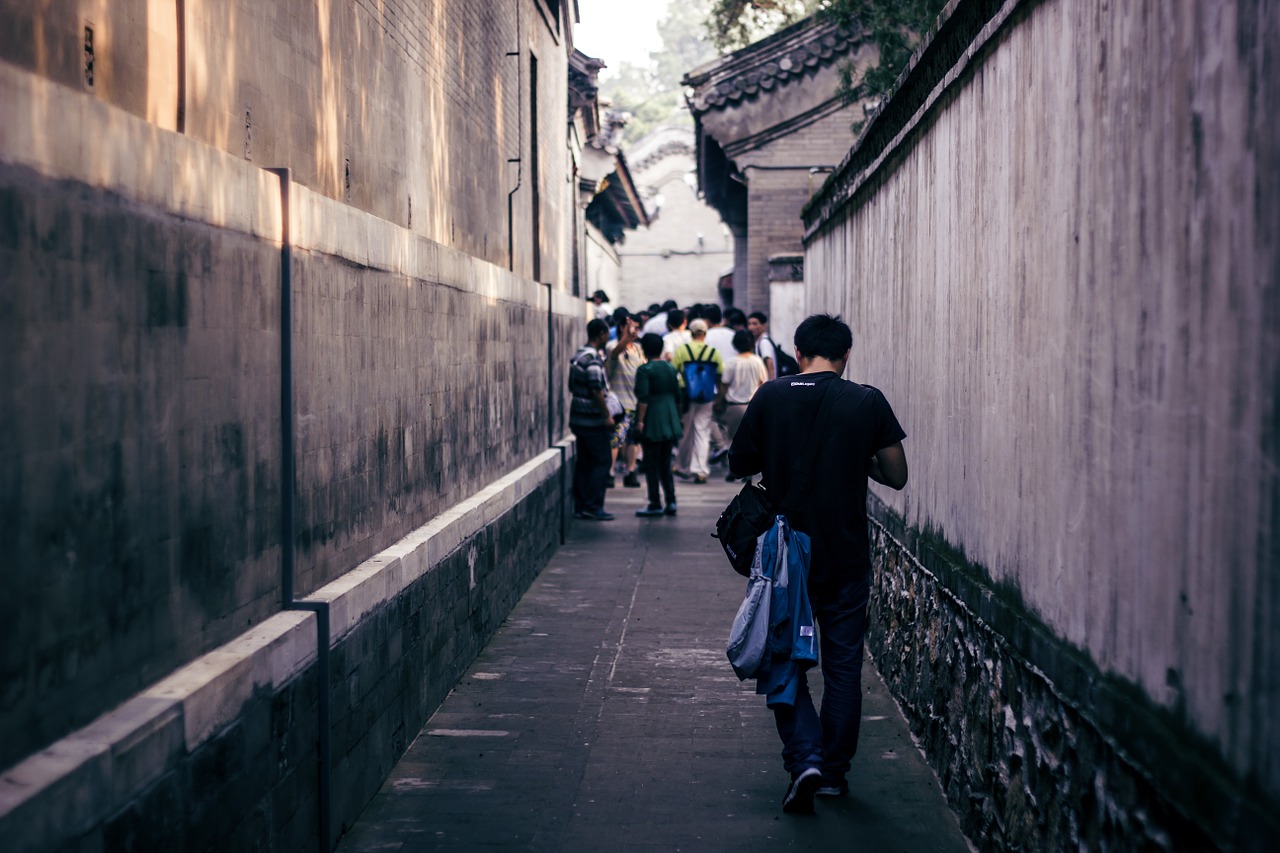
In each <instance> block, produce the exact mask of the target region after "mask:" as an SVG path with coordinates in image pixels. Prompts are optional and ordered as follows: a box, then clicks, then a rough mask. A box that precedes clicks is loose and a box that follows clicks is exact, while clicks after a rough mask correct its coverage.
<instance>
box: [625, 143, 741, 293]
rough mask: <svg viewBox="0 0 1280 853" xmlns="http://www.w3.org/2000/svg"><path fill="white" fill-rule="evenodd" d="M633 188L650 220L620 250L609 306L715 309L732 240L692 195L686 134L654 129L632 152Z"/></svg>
mask: <svg viewBox="0 0 1280 853" xmlns="http://www.w3.org/2000/svg"><path fill="white" fill-rule="evenodd" d="M628 153H629V157H630V162H631V164H632V170H633V173H634V175H635V180H636V184H637V185H638V187H639V191H640V195H641V197H642V198H643V199H644V201H645V204H646V206H647V207H648V209H649V210H651V211H652V216H653V221H652V222H650V223H649V226H648V227H647V228H642V229H637V230H636V231H635V232H634V233H632V234H629V235H628V236H627V242H626V244H625V245H623V246H621V247H620V248H619V255H620V256H621V259H622V267H621V272H622V274H621V277H620V280H619V282H618V290H617V296H616V298H615V300H614V301H615V302H617V303H618V304H621V305H625V306H627V307H628V308H630V309H631V310H632V311H638V310H640V309H642V308H646V307H648V306H649V305H651V304H653V303H662V302H665V301H667V300H668V299H674V300H675V301H676V302H677V303H679V304H680V305H693V304H695V303H717V304H719V303H721V302H722V301H723V300H724V299H725V298H726V297H728V298H732V292H731V291H730V292H728V293H721V292H720V289H719V284H720V279H721V278H722V277H723V276H724V275H725V274H726V272H729V271H731V269H732V265H733V236H732V235H731V234H730V233H729V229H728V227H727V226H726V225H725V224H724V223H723V222H721V221H720V216H719V214H718V213H717V212H716V211H715V210H714V209H713V208H711V207H709V206H708V205H707V204H706V203H705V202H703V201H702V200H701V199H700V198H699V197H698V192H697V169H696V166H695V160H694V154H695V143H694V135H693V129H692V128H689V127H679V126H674V125H668V126H663V127H659V128H656V129H654V130H653V131H652V132H650V133H649V134H647V135H646V136H645V137H644V138H642V139H640V140H638V141H637V142H636V143H635V145H633V146H632V148H631V150H630V152H628Z"/></svg>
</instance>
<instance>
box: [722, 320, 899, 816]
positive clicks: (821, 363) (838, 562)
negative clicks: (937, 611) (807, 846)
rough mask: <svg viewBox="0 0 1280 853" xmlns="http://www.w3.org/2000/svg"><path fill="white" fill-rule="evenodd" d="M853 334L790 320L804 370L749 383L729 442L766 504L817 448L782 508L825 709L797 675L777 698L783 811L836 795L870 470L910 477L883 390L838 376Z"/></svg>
mask: <svg viewBox="0 0 1280 853" xmlns="http://www.w3.org/2000/svg"><path fill="white" fill-rule="evenodd" d="M852 346H853V335H852V333H851V332H850V331H849V327H848V326H847V325H845V324H844V322H842V321H841V320H840V318H839V317H831V316H829V315H827V314H815V315H813V316H812V317H809V318H808V319H806V320H805V321H804V322H803V323H801V324H800V327H799V328H798V329H796V334H795V351H796V359H797V360H798V361H799V363H800V370H801V372H800V373H799V374H798V375H796V376H785V377H782V378H780V379H775V380H773V381H771V382H766V383H765V384H764V385H762V386H761V387H760V389H759V390H758V391H756V394H755V396H754V397H753V398H752V399H751V404H750V405H749V406H747V411H746V413H745V414H744V415H743V417H742V423H741V425H740V426H739V427H738V432H737V434H736V435H735V436H734V440H733V446H732V447H731V448H730V450H729V470H730V472H731V473H732V474H733V475H734V476H735V477H749V476H751V475H753V474H756V473H761V475H762V477H761V482H762V484H763V485H764V486H765V488H766V489H767V491H768V493H769V495H770V499H771V500H772V502H773V505H774V506H775V507H776V506H779V505H781V503H782V501H783V500H784V498H785V497H786V495H787V491H788V489H789V488H790V487H791V484H792V482H793V481H794V480H795V479H796V471H795V470H794V469H795V465H796V464H797V461H798V459H799V458H801V457H803V456H804V453H803V450H804V448H805V447H806V446H807V444H808V443H816V456H815V457H814V458H815V464H814V467H813V470H812V472H811V474H810V481H809V486H808V488H807V489H806V496H805V499H804V502H803V504H802V506H801V507H800V508H799V509H798V510H797V511H795V512H794V513H793V514H792V517H791V518H790V519H789V520H790V522H791V525H792V527H793V528H795V529H796V530H799V531H802V532H804V533H807V534H808V535H809V537H810V546H811V551H810V554H811V558H810V565H809V601H810V603H811V604H812V606H813V614H814V617H815V619H816V621H817V624H818V631H819V640H820V644H819V661H820V663H821V666H822V678H823V700H822V712H821V715H819V713H818V712H817V711H816V710H815V709H814V707H813V700H812V699H811V698H810V696H809V689H808V685H807V684H806V682H805V680H804V678H805V677H804V674H803V673H801V675H800V685H799V690H797V692H796V701H795V704H794V705H775V706H773V711H774V721H775V723H776V724H777V728H778V734H779V735H780V736H781V737H782V743H783V750H782V757H783V764H784V766H785V767H786V769H787V771H788V772H789V773H790V774H791V785H790V787H788V789H787V793H786V796H785V798H784V799H783V802H782V808H783V811H787V812H799V813H807V812H812V811H813V798H814V796H833V797H835V796H842V795H843V794H845V793H847V792H848V790H849V785H848V782H847V781H846V780H845V775H846V774H847V773H848V772H849V766H850V762H851V761H852V759H853V756H854V753H855V752H856V751H857V748H858V727H859V723H860V722H861V719H862V657H863V639H864V637H865V636H866V631H867V600H868V597H869V594H870V582H871V576H870V575H871V555H870V546H869V542H868V537H867V478H868V477H870V478H871V479H873V480H875V481H876V482H878V483H883V484H884V485H887V486H889V487H891V488H894V489H901V488H902V487H903V486H905V485H906V482H907V457H906V453H905V452H904V451H903V449H902V439H904V438H906V433H905V432H903V430H902V427H901V425H899V423H898V419H897V418H896V417H895V416H894V414H893V409H892V408H891V407H890V406H889V402H888V401H887V400H886V399H885V398H884V395H883V394H881V393H880V391H878V390H877V389H875V388H872V387H871V386H869V385H859V384H857V383H855V382H846V381H845V380H843V379H841V378H840V374H841V373H843V372H844V368H845V365H846V364H847V363H848V360H849V351H850V349H851V348H852ZM827 394H831V395H834V398H833V400H832V403H831V406H830V420H829V421H828V422H827V424H826V428H825V429H824V430H823V431H822V434H820V435H814V434H813V432H814V429H815V422H816V420H817V416H818V410H819V407H820V406H821V404H822V399H823V397H824V396H825V395H827Z"/></svg>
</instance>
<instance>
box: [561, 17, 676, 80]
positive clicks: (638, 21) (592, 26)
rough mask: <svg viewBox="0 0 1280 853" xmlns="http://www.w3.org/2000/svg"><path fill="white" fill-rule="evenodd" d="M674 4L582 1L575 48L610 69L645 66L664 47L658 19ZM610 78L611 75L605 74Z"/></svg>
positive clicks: (603, 75)
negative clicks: (621, 66)
mask: <svg viewBox="0 0 1280 853" xmlns="http://www.w3.org/2000/svg"><path fill="white" fill-rule="evenodd" d="M669 2H670V0H578V13H579V15H580V16H581V17H582V22H581V23H579V24H577V25H576V26H575V27H574V28H573V46H574V47H576V48H577V49H578V50H580V51H582V52H583V53H585V54H586V55H587V56H594V57H597V58H598V59H602V60H604V63H605V64H606V65H608V66H609V68H610V69H614V68H617V67H618V66H619V65H621V64H622V63H623V62H635V63H644V62H648V61H649V54H650V53H651V52H652V51H655V50H657V49H658V48H659V47H661V46H662V43H661V41H659V39H658V19H659V18H661V17H662V16H663V14H664V13H665V12H666V11H667V5H668V4H669ZM601 76H602V77H608V76H609V71H607V70H606V71H604V72H602V73H601Z"/></svg>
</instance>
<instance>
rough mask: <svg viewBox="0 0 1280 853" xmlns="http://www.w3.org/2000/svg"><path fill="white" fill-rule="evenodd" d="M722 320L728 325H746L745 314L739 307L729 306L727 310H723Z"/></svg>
mask: <svg viewBox="0 0 1280 853" xmlns="http://www.w3.org/2000/svg"><path fill="white" fill-rule="evenodd" d="M724 320H725V322H726V323H728V324H729V325H730V326H745V325H747V315H746V314H743V313H742V309H741V308H730V309H729V310H728V311H726V312H724Z"/></svg>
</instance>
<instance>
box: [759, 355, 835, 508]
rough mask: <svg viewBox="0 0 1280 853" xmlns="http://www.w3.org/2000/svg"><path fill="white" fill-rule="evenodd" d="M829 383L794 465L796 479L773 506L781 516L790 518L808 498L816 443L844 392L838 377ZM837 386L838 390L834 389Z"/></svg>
mask: <svg viewBox="0 0 1280 853" xmlns="http://www.w3.org/2000/svg"><path fill="white" fill-rule="evenodd" d="M830 383H831V384H829V385H828V386H827V388H826V390H825V391H823V393H822V403H821V404H820V405H819V406H818V416H817V417H816V418H814V420H813V426H812V427H811V428H810V429H809V436H808V439H807V440H806V441H805V445H804V450H803V451H802V452H803V454H804V455H803V456H802V457H801V458H800V459H799V461H798V462H797V463H796V468H795V471H796V478H795V480H794V481H792V483H791V488H790V489H788V490H787V494H786V495H785V496H784V497H783V498H782V500H781V501H780V502H779V503H777V504H775V506H777V508H778V512H779V514H781V515H785V516H788V517H790V515H791V513H794V512H795V511H796V510H798V509H799V508H800V507H802V506H804V502H805V498H807V497H808V496H809V480H810V479H812V477H813V468H814V465H815V463H816V462H817V458H818V442H819V441H820V439H821V438H822V436H823V435H825V434H826V432H827V424H828V423H829V422H830V420H831V409H832V408H833V406H834V405H835V401H836V398H837V397H839V396H840V394H841V392H843V391H844V383H843V382H841V381H840V377H838V376H837V377H835V378H834V379H831V380H830ZM837 384H838V385H839V387H838V388H837V387H835V386H836V385H837ZM833 389H834V390H833Z"/></svg>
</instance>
